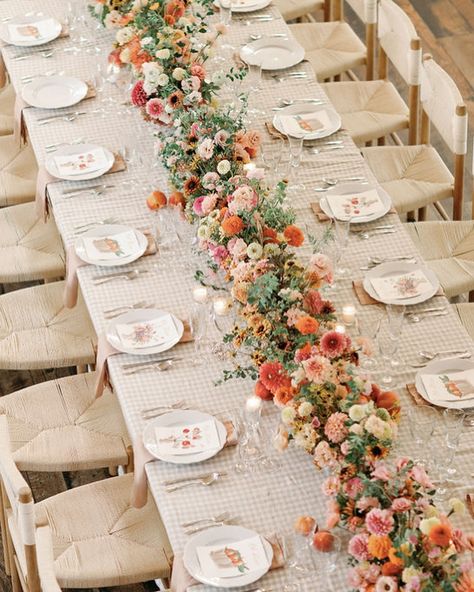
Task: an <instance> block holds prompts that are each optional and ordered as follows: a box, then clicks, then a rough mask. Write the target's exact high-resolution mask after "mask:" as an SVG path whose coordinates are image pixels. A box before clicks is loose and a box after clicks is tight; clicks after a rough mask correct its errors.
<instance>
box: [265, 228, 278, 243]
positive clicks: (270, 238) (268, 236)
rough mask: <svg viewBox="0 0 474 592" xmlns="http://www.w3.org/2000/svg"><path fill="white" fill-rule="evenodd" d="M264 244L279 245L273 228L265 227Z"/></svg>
mask: <svg viewBox="0 0 474 592" xmlns="http://www.w3.org/2000/svg"><path fill="white" fill-rule="evenodd" d="M263 242H264V243H265V244H268V243H277V242H278V239H277V232H276V230H273V228H269V227H268V226H265V228H264V229H263Z"/></svg>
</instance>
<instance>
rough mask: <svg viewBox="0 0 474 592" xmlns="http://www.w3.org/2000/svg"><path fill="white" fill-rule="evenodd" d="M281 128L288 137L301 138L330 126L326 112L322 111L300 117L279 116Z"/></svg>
mask: <svg viewBox="0 0 474 592" xmlns="http://www.w3.org/2000/svg"><path fill="white" fill-rule="evenodd" d="M279 119H280V122H281V127H282V128H283V130H284V132H285V134H288V135H289V136H301V135H305V134H311V133H313V132H317V131H321V130H323V129H326V128H328V127H329V126H330V125H331V120H330V119H329V115H328V114H327V112H326V111H325V110H324V109H322V110H321V111H315V112H314V113H303V114H300V115H280V116H279Z"/></svg>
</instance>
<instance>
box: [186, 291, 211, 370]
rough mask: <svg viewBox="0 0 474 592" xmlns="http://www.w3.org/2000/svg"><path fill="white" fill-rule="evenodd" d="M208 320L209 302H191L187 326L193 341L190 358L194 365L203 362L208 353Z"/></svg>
mask: <svg viewBox="0 0 474 592" xmlns="http://www.w3.org/2000/svg"><path fill="white" fill-rule="evenodd" d="M209 320H210V313H209V303H208V302H193V304H192V306H191V310H190V313H189V326H190V329H191V334H192V336H193V343H194V356H193V358H192V363H193V365H194V366H199V365H201V364H202V363H204V362H205V361H206V359H208V357H209V355H210V346H209V341H208V333H209Z"/></svg>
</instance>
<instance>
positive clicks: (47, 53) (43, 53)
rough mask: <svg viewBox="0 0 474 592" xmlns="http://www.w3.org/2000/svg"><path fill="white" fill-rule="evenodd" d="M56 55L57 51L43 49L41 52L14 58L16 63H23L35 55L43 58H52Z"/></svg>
mask: <svg viewBox="0 0 474 592" xmlns="http://www.w3.org/2000/svg"><path fill="white" fill-rule="evenodd" d="M55 53H56V49H42V50H41V51H32V52H30V53H26V54H23V55H17V56H14V57H13V58H12V60H13V61H15V62H21V61H22V60H27V59H28V58H31V57H33V56H35V55H37V56H41V57H42V58H50V57H52V56H53V55H54V54H55Z"/></svg>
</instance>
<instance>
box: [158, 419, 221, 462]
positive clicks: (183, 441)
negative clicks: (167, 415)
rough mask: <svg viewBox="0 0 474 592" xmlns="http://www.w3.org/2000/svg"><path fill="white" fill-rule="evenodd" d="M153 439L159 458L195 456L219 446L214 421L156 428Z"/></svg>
mask: <svg viewBox="0 0 474 592" xmlns="http://www.w3.org/2000/svg"><path fill="white" fill-rule="evenodd" d="M155 437H156V445H157V448H158V453H159V454H160V456H167V455H180V456H181V455H184V454H196V453H197V452H206V451H208V450H216V449H218V448H220V446H221V444H220V441H219V434H218V432H217V427H216V422H215V421H214V420H207V421H201V422H198V423H190V424H186V425H182V426H170V427H165V426H161V427H157V428H155Z"/></svg>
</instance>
